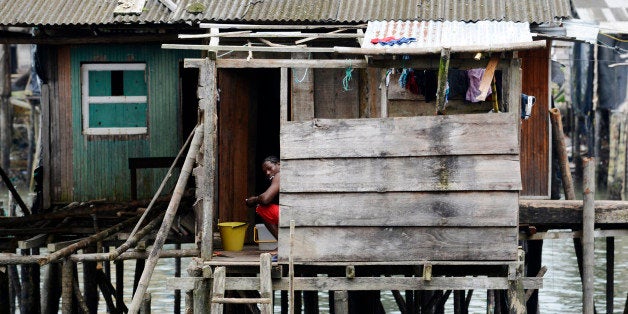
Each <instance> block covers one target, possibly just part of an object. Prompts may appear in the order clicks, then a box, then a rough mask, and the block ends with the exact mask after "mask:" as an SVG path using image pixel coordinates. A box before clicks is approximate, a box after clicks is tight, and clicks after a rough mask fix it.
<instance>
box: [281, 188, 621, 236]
mask: <svg viewBox="0 0 628 314" xmlns="http://www.w3.org/2000/svg"><path fill="white" fill-rule="evenodd" d="M282 179H283V178H282ZM519 217H520V218H519V219H520V220H521V223H526V224H530V225H539V224H541V225H560V224H578V225H582V201H580V200H560V201H557V200H520V201H519ZM626 223H628V202H625V201H605V200H601V201H595V224H596V225H599V224H626Z"/></svg>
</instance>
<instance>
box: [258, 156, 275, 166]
mask: <svg viewBox="0 0 628 314" xmlns="http://www.w3.org/2000/svg"><path fill="white" fill-rule="evenodd" d="M267 162H270V163H272V164H275V165H278V164H279V158H277V156H273V155H271V156H268V157H266V158H264V161H263V162H262V164H265V163H267Z"/></svg>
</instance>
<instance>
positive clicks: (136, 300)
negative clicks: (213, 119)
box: [129, 124, 211, 314]
mask: <svg viewBox="0 0 628 314" xmlns="http://www.w3.org/2000/svg"><path fill="white" fill-rule="evenodd" d="M201 130H203V125H202V124H201V125H200V126H199V127H198V128H197V129H196V130H195V131H194V138H193V139H192V144H190V149H189V151H188V154H187V157H186V159H185V163H184V164H183V167H182V169H181V175H180V176H179V180H178V181H177V184H176V186H175V189H174V192H173V194H172V198H171V200H170V203H169V204H168V208H167V209H166V215H165V216H164V221H163V223H162V225H161V228H159V232H158V233H157V237H156V239H155V242H154V243H153V248H152V250H151V252H150V255H149V256H148V260H147V261H146V268H145V269H144V271H143V272H142V276H141V278H140V282H139V284H138V287H137V290H136V291H135V294H134V295H133V301H132V302H131V305H130V307H129V313H131V314H136V313H137V312H139V308H140V306H141V303H142V298H143V297H144V293H146V290H147V289H148V283H149V282H150V278H151V277H152V275H153V270H155V266H156V265H157V261H158V260H159V253H160V252H161V249H162V247H163V245H164V243H165V242H166V238H167V237H168V233H169V232H170V227H171V226H172V222H173V221H174V217H175V215H176V214H177V209H178V207H179V202H180V201H181V198H182V197H183V192H184V188H185V186H186V185H187V181H188V178H189V177H190V173H191V172H192V167H193V166H194V162H195V160H196V156H197V153H198V151H199V147H200V145H201V141H202V140H203V131H201ZM210 216H211V214H210ZM204 223H208V222H207V221H204ZM206 231H207V230H206ZM205 244H207V243H205Z"/></svg>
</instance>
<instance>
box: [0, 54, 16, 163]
mask: <svg viewBox="0 0 628 314" xmlns="http://www.w3.org/2000/svg"><path fill="white" fill-rule="evenodd" d="M10 97H11V47H10V45H8V44H2V45H0V169H1V168H4V169H9V167H10V166H11V159H10V156H11V144H12V143H13V106H12V105H11V103H10V102H9V98H10Z"/></svg>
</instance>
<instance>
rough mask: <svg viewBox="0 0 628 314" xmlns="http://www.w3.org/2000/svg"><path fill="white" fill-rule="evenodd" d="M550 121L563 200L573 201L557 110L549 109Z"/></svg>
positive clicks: (569, 173)
mask: <svg viewBox="0 0 628 314" xmlns="http://www.w3.org/2000/svg"><path fill="white" fill-rule="evenodd" d="M550 120H551V122H552V134H553V135H554V136H552V140H553V143H554V145H556V152H557V153H558V156H557V157H558V163H559V165H560V173H561V175H562V179H563V189H564V190H565V199H567V200H575V199H576V193H575V192H574V188H573V180H572V178H571V169H570V168H569V158H568V156H567V148H566V146H565V135H564V133H563V122H562V120H561V116H560V110H558V108H552V109H550Z"/></svg>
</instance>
